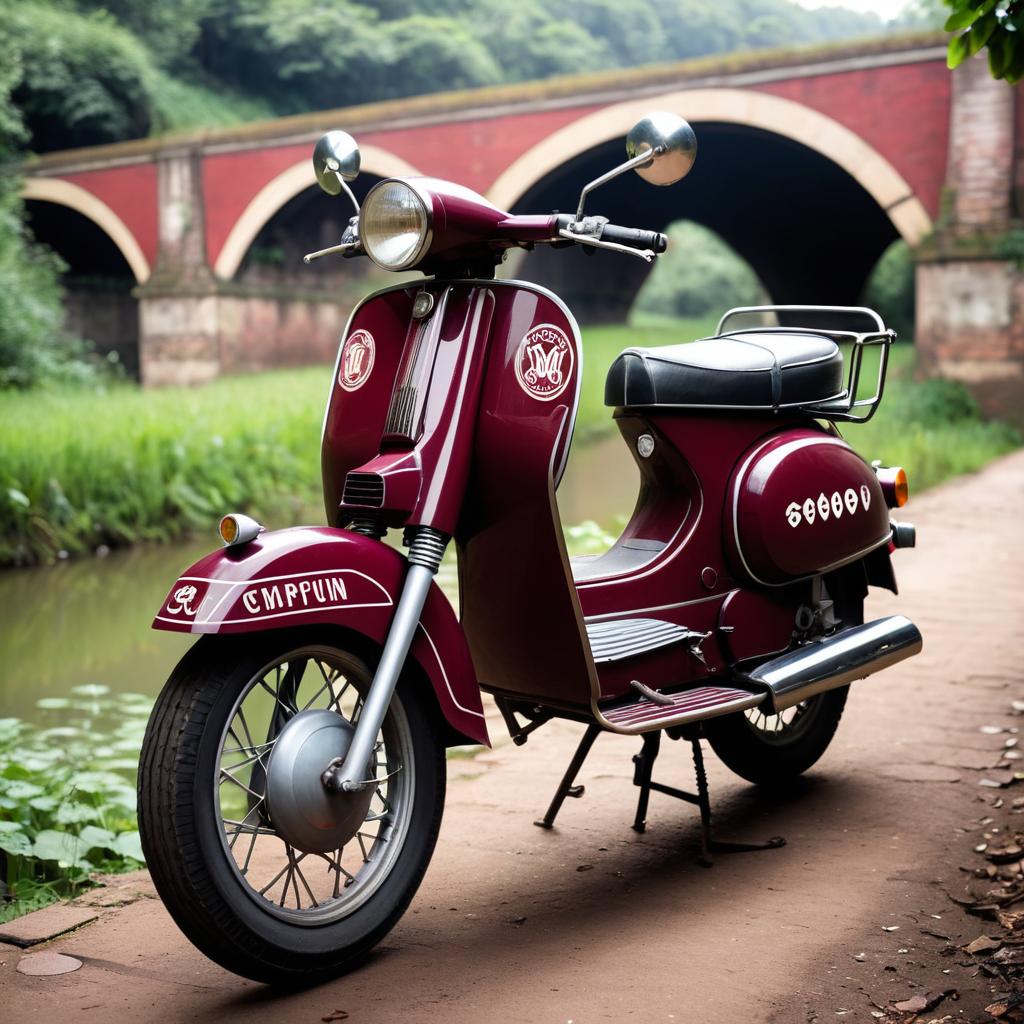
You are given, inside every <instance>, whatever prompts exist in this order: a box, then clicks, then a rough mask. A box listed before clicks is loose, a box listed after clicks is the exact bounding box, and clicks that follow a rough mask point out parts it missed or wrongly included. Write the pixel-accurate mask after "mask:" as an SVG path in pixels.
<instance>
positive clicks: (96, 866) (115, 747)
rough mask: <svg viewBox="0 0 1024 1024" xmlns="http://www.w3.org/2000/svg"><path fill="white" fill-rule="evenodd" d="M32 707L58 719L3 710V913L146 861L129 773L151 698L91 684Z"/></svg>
mask: <svg viewBox="0 0 1024 1024" xmlns="http://www.w3.org/2000/svg"><path fill="white" fill-rule="evenodd" d="M38 707H39V708H40V710H41V711H42V712H43V715H44V719H45V717H46V716H47V715H50V716H52V717H53V718H55V719H58V720H59V721H60V723H61V724H59V725H52V726H50V725H48V724H47V723H45V721H44V723H43V724H42V725H34V724H29V723H26V722H22V721H19V720H18V719H16V718H3V719H0V864H2V865H4V879H3V881H4V884H5V886H6V905H0V918H3V919H6V918H9V917H11V916H14V915H15V914H16V913H23V912H25V911H26V910H29V909H33V908H34V907H35V906H37V905H41V904H42V903H45V902H49V901H50V899H51V898H54V897H56V896H61V895H64V896H66V895H72V894H73V893H74V892H75V890H76V889H78V888H80V887H81V886H82V885H84V884H86V883H87V882H88V880H89V874H90V873H91V872H94V871H125V870H131V869H132V868H135V867H138V866H139V865H140V864H141V863H142V861H143V856H142V847H141V845H140V843H139V833H138V829H137V827H136V821H135V784H134V778H135V771H136V765H137V764H138V755H139V747H140V746H141V743H142V735H143V731H144V730H145V726H146V719H147V717H148V715H149V711H150V709H151V707H152V701H151V700H150V699H149V698H148V697H143V696H141V695H139V694H132V693H123V694H118V695H117V696H116V697H111V696H110V694H109V691H108V689H107V687H105V686H98V685H94V684H89V685H85V686H76V687H74V688H73V689H72V690H71V692H70V694H69V695H68V696H67V697H59V698H47V699H44V700H41V701H39V702H38Z"/></svg>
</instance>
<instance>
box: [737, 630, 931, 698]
mask: <svg viewBox="0 0 1024 1024" xmlns="http://www.w3.org/2000/svg"><path fill="white" fill-rule="evenodd" d="M921 646H922V640H921V631H920V630H919V629H918V628H917V626H915V625H914V624H913V623H912V622H911V621H910V619H908V618H906V616H904V615H890V616H888V617H887V618H884V619H876V620H875V621H874V622H867V623H865V624H864V625H863V626H852V627H851V628H850V629H844V630H841V631H840V632H838V633H834V634H833V635H832V636H828V637H825V638H824V639H822V640H815V641H814V642H813V643H809V644H807V645H806V646H804V647H799V648H797V650H795V651H790V652H789V653H788V654H783V655H782V656H781V657H779V658H773V659H772V660H771V661H766V662H765V663H764V664H763V665H760V666H758V667H757V668H756V669H754V670H753V671H752V672H750V673H749V675H748V676H747V677H746V679H745V680H744V681H745V682H747V683H753V684H755V685H757V686H763V687H765V688H766V689H767V690H768V697H767V699H766V700H765V702H764V704H763V705H762V708H763V710H764V713H765V714H778V713H779V712H780V711H785V710H786V708H791V707H793V705H794V704H799V703H800V702H801V701H803V700H807V698H808V697H814V696H817V694H819V693H825V692H826V691H827V690H834V689H836V688H837V687H840V686H845V685H846V684H847V683H852V682H853V681H854V680H855V679H863V678H864V677H865V676H869V675H871V674H872V673H873V672H878V671H879V670H880V669H883V668H888V667H889V666H890V665H895V664H896V663H897V662H898V661H903V659H904V658H909V657H911V656H912V655H914V654H917V653H918V652H919V651H920V650H921Z"/></svg>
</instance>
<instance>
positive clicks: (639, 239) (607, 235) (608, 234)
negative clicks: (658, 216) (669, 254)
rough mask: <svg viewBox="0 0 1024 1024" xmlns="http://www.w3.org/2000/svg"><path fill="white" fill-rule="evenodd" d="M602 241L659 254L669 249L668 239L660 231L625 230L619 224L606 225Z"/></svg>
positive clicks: (602, 232) (602, 233)
mask: <svg viewBox="0 0 1024 1024" xmlns="http://www.w3.org/2000/svg"><path fill="white" fill-rule="evenodd" d="M601 241H602V242H617V243H618V244H619V245H628V246H629V247H630V248H631V249H650V250H651V251H652V252H659V253H660V252H664V251H665V250H666V249H667V248H668V238H667V237H666V236H665V235H663V234H662V233H661V232H660V231H644V230H642V229H641V228H625V227H622V226H621V225H619V224H605V226H604V228H603V229H602V231H601Z"/></svg>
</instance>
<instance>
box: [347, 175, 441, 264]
mask: <svg viewBox="0 0 1024 1024" xmlns="http://www.w3.org/2000/svg"><path fill="white" fill-rule="evenodd" d="M430 220H431V217H430V211H429V210H428V208H427V203H426V201H425V200H424V199H423V197H421V196H420V194H419V193H418V192H417V191H416V190H415V189H414V188H413V187H412V186H411V185H409V184H408V183H406V182H404V181H399V180H397V179H393V180H390V181H382V182H381V183H380V184H379V185H374V187H373V188H372V189H370V192H369V194H368V195H367V197H366V199H365V200H364V201H363V208H362V210H360V212H359V237H360V239H361V240H362V243H363V248H365V249H366V254H367V255H368V256H369V257H370V259H371V260H373V262H374V263H376V264H377V266H378V267H383V268H384V269H385V270H408V269H409V268H410V267H412V266H414V265H415V264H416V263H418V262H419V260H420V259H421V257H422V256H423V254H424V253H425V252H426V250H427V246H428V245H429V244H430Z"/></svg>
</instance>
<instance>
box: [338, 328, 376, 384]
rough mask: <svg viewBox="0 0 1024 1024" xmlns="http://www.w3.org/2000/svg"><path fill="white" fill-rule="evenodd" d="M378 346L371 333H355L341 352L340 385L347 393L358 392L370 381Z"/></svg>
mask: <svg viewBox="0 0 1024 1024" xmlns="http://www.w3.org/2000/svg"><path fill="white" fill-rule="evenodd" d="M375 353H376V345H375V344H374V341H373V335H372V334H371V333H370V332H369V331H354V332H353V333H352V334H350V335H349V336H348V341H346V342H345V347H344V349H342V352H341V366H340V367H339V369H338V384H339V385H341V387H342V388H344V390H345V391H358V390H359V389H360V388H361V387H362V386H363V385H364V384H365V383H366V382H367V381H368V380H369V379H370V371H371V370H372V369H373V358H374V355H375Z"/></svg>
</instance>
